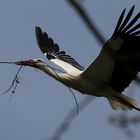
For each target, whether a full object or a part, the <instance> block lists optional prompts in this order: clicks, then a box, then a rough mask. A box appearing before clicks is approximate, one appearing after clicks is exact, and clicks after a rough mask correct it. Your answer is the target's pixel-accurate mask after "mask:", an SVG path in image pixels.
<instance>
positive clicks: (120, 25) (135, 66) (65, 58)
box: [16, 6, 140, 111]
mask: <svg viewBox="0 0 140 140" xmlns="http://www.w3.org/2000/svg"><path fill="white" fill-rule="evenodd" d="M134 7H135V6H133V7H132V8H131V9H130V11H129V12H128V14H127V15H126V16H125V11H126V9H124V10H123V11H122V13H121V15H120V17H119V20H118V22H117V25H116V28H115V30H114V33H113V35H112V36H111V38H110V39H109V40H108V41H107V42H106V43H105V45H104V46H103V48H102V50H101V52H100V54H99V56H97V58H96V59H95V60H94V61H93V62H92V63H91V64H90V65H89V66H88V67H87V68H85V69H84V67H82V66H81V65H80V64H79V63H78V62H77V61H76V60H75V59H73V58H72V57H71V56H70V55H67V54H66V53H65V51H60V50H59V46H58V44H57V43H54V41H53V39H52V38H50V37H49V36H48V35H47V33H46V32H43V31H42V30H41V28H40V27H39V26H37V27H35V33H36V39H37V44H38V46H39V48H40V50H41V51H42V53H43V54H44V55H45V56H46V57H47V59H48V60H50V61H52V62H53V63H55V64H56V65H58V66H60V67H61V68H62V69H63V70H64V72H56V71H55V70H54V69H53V68H52V67H50V66H49V65H48V64H47V63H46V62H43V61H42V60H40V59H30V60H25V61H18V62H16V64H17V65H24V66H30V67H34V68H37V69H40V70H41V71H43V72H45V73H46V74H48V75H49V76H51V77H53V78H54V79H56V80H58V81H59V82H61V83H62V84H64V85H65V86H68V87H70V88H72V89H75V90H77V91H79V92H80V93H82V94H87V95H92V96H97V97H105V98H106V99H107V100H108V101H109V103H110V105H111V107H112V108H113V109H115V110H116V109H122V110H126V109H129V110H131V109H135V110H137V111H140V108H138V106H137V104H136V101H135V100H134V99H132V98H130V97H128V96H126V95H124V94H123V93H122V92H123V91H124V90H125V89H126V88H127V87H128V86H129V84H130V83H131V82H132V80H134V79H136V76H137V74H138V72H139V71H140V30H139V29H140V23H138V24H137V23H136V22H137V21H138V19H139V18H140V12H139V13H138V14H137V15H136V16H135V17H133V18H132V14H133V11H134ZM130 18H132V19H131V20H130Z"/></svg>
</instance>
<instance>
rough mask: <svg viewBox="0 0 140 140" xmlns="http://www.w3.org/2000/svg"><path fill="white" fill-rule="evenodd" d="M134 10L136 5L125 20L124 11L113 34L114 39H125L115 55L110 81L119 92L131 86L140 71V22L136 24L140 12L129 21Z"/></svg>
mask: <svg viewBox="0 0 140 140" xmlns="http://www.w3.org/2000/svg"><path fill="white" fill-rule="evenodd" d="M133 11H134V6H133V7H132V8H131V10H130V11H129V13H128V15H127V16H126V19H124V21H123V17H124V13H125V10H124V11H123V12H122V14H121V16H120V18H119V21H118V23H117V26H116V29H115V31H114V34H113V36H112V39H113V38H114V37H115V38H117V37H119V38H121V39H122V40H123V45H122V46H121V48H120V49H119V50H117V51H116V54H115V57H114V63H115V68H114V70H113V72H112V77H111V78H110V79H109V83H108V84H109V85H110V86H111V87H112V88H113V89H114V90H116V91H118V92H122V91H123V90H124V89H125V88H126V87H127V86H129V84H130V83H131V82H132V80H134V79H136V75H137V74H138V72H139V71H140V30H139V29H140V23H139V24H137V25H135V23H136V22H137V21H138V19H139V18H140V13H138V14H137V15H136V16H135V17H134V18H133V19H132V20H131V21H130V22H129V20H130V18H131V16H132V13H133ZM128 22H129V23H128Z"/></svg>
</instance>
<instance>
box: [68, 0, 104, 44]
mask: <svg viewBox="0 0 140 140" xmlns="http://www.w3.org/2000/svg"><path fill="white" fill-rule="evenodd" d="M67 2H68V3H69V4H71V6H72V7H73V8H74V9H75V10H76V12H77V13H78V14H79V16H80V17H81V18H82V20H83V21H84V23H85V24H86V26H87V28H88V29H89V31H90V32H91V33H92V35H93V37H96V39H97V40H98V42H99V43H100V44H101V45H104V44H105V41H106V40H105V37H104V36H103V35H102V34H101V33H100V31H99V29H98V28H97V25H96V24H95V23H94V21H92V20H91V18H90V17H89V15H88V14H87V12H86V10H85V8H84V7H82V5H81V4H80V3H79V2H78V1H76V0H67Z"/></svg>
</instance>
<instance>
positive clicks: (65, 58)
mask: <svg viewBox="0 0 140 140" xmlns="http://www.w3.org/2000/svg"><path fill="white" fill-rule="evenodd" d="M35 32H36V39H37V43H38V46H39V48H40V50H41V51H42V53H43V54H44V55H45V56H46V57H47V58H48V59H49V60H50V61H52V62H54V63H55V64H57V65H58V66H60V67H62V68H63V69H64V70H65V71H67V72H68V73H69V72H72V71H78V70H79V71H82V70H83V69H84V68H83V67H82V66H81V65H80V64H79V63H78V62H76V61H75V59H73V58H72V57H71V56H70V55H67V54H66V53H65V51H60V50H59V46H58V44H56V43H54V41H53V40H52V38H50V37H48V35H47V33H46V32H42V30H41V28H40V27H35Z"/></svg>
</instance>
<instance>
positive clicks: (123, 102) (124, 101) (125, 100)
mask: <svg viewBox="0 0 140 140" xmlns="http://www.w3.org/2000/svg"><path fill="white" fill-rule="evenodd" d="M108 101H109V103H110V105H111V107H112V108H113V109H115V110H116V109H122V110H131V109H135V110H137V111H140V108H138V107H137V103H136V101H135V100H134V99H133V98H130V97H128V96H126V95H124V94H119V95H118V96H113V97H111V98H108Z"/></svg>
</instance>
